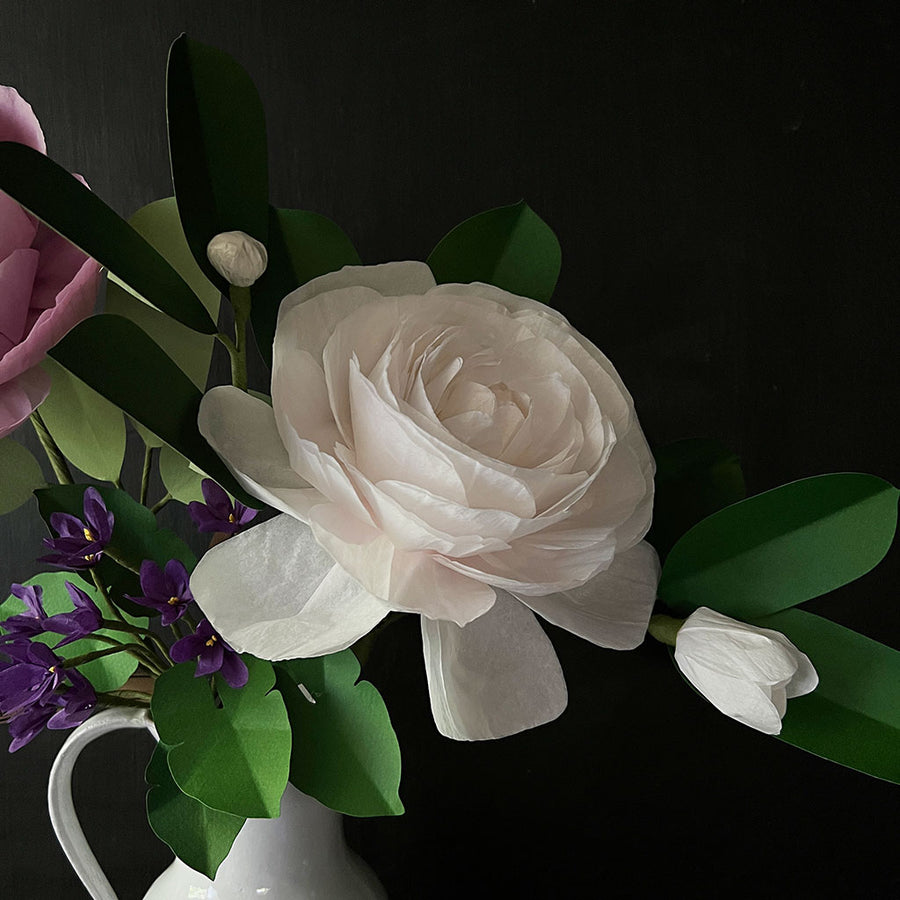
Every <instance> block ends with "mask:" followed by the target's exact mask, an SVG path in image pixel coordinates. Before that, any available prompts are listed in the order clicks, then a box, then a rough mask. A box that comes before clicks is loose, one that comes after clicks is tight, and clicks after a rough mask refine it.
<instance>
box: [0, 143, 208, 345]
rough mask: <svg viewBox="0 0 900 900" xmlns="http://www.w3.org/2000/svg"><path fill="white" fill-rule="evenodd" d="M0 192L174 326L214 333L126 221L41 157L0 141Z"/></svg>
mask: <svg viewBox="0 0 900 900" xmlns="http://www.w3.org/2000/svg"><path fill="white" fill-rule="evenodd" d="M0 189H2V190H3V191H5V192H6V193H7V194H9V195H10V196H11V197H12V198H13V199H14V200H17V201H18V202H19V203H21V204H22V206H24V207H25V208H26V209H27V210H28V211H29V212H30V213H33V214H34V215H35V216H37V217H38V218H39V219H41V220H42V221H43V222H45V223H46V224H47V225H48V226H49V227H50V228H52V229H54V231H58V232H59V233H60V234H61V235H62V236H63V237H65V238H67V239H68V240H70V241H71V242H72V243H73V244H75V245H76V246H77V247H79V248H81V249H82V250H83V251H84V252H85V253H86V254H87V255H88V256H92V257H93V258H94V259H95V260H97V262H99V263H101V264H102V265H104V266H106V268H107V269H109V271H110V273H111V275H114V276H115V277H116V278H118V279H119V281H121V282H122V283H124V284H127V285H128V286H129V287H130V288H131V289H132V290H133V291H135V292H136V293H137V294H139V295H140V296H142V297H144V298H145V299H147V300H148V301H149V302H150V303H152V304H153V305H154V306H156V307H157V308H158V309H161V310H162V311H163V312H165V313H167V314H168V315H170V316H172V317H173V318H175V319H178V321H179V322H182V323H183V324H185V325H187V326H188V328H193V329H195V330H196V331H202V332H204V333H206V334H214V333H215V331H216V325H215V322H213V320H212V319H211V318H210V316H209V313H208V312H207V311H206V310H205V309H204V308H203V304H201V303H200V301H199V300H198V299H197V298H196V297H195V296H194V293H193V291H191V289H190V288H189V287H188V286H187V285H186V284H185V283H184V280H183V279H182V278H181V277H180V276H179V275H178V273H177V272H176V271H175V270H174V269H173V268H172V267H171V266H170V265H169V264H168V263H167V262H166V261H165V259H163V257H162V256H160V254H159V253H157V252H156V250H154V249H153V247H151V246H150V245H149V244H148V243H147V242H146V241H145V240H144V239H143V238H142V237H141V236H140V235H139V234H138V233H137V232H136V231H135V230H134V229H133V228H132V227H131V226H130V225H129V224H128V223H127V222H125V221H124V220H123V219H121V218H120V217H119V216H118V215H117V214H116V213H115V212H113V210H112V209H110V208H109V207H108V206H107V205H106V204H105V203H104V202H103V201H102V200H101V199H100V198H99V197H98V196H97V195H96V194H94V193H92V192H91V191H90V190H89V189H88V188H86V187H85V186H84V185H83V184H82V183H81V182H80V181H79V180H78V179H77V178H75V177H73V176H72V175H70V174H69V173H68V172H67V171H66V170H65V169H63V168H62V167H61V166H59V165H57V164H56V163H55V162H53V160H51V159H48V158H47V157H46V156H44V154H43V153H39V152H38V151H37V150H33V149H32V148H31V147H26V146H25V145H24V144H17V143H15V142H14V141H0Z"/></svg>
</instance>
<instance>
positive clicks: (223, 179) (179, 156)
mask: <svg viewBox="0 0 900 900" xmlns="http://www.w3.org/2000/svg"><path fill="white" fill-rule="evenodd" d="M166 110H167V114H168V122H169V156H170V158H171V163H172V182H173V184H174V186H175V197H176V199H177V200H178V211H179V213H180V215H181V223H182V226H183V227H184V234H185V236H186V237H187V241H188V244H189V246H190V248H191V252H192V253H193V254H194V259H196V261H197V263H198V265H199V266H200V268H201V269H202V270H203V272H204V273H205V274H206V276H207V277H208V278H209V279H210V280H211V281H212V282H213V284H215V285H217V286H218V287H219V288H220V289H221V290H223V291H227V289H228V285H227V283H226V282H225V281H224V279H223V278H222V276H221V275H219V274H218V272H216V270H215V269H214V268H213V267H212V266H211V265H210V264H209V260H208V259H207V257H206V245H207V244H208V243H209V241H210V239H211V238H213V237H215V235H217V234H219V233H220V232H223V231H243V232H246V233H247V234H249V235H250V236H251V237H254V238H256V239H257V240H258V241H261V242H262V243H263V244H266V243H267V237H268V226H269V170H268V162H267V150H266V123H265V115H264V113H263V108H262V103H260V99H259V94H257V92H256V88H255V87H254V85H253V82H252V80H251V79H250V76H249V75H248V74H247V73H246V72H245V71H244V69H243V68H242V67H241V66H240V65H239V64H238V63H237V62H236V61H235V60H234V59H232V58H231V57H230V56H229V55H228V54H227V53H224V52H222V51H221V50H217V49H215V48H214V47H207V46H206V45H205V44H201V43H199V42H198V41H195V40H192V39H191V38H189V37H188V36H187V35H184V34H183V35H181V37H179V38H178V39H177V40H176V41H175V42H174V43H173V44H172V47H171V49H170V50H169V65H168V70H167V75H166Z"/></svg>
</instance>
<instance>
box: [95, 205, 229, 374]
mask: <svg viewBox="0 0 900 900" xmlns="http://www.w3.org/2000/svg"><path fill="white" fill-rule="evenodd" d="M128 222H129V224H130V225H131V226H132V228H134V229H135V231H137V233H138V234H140V235H141V236H142V237H144V238H145V239H146V240H147V241H148V242H149V243H150V244H151V245H152V246H153V247H155V248H156V249H157V250H158V251H159V252H160V253H161V254H162V255H163V256H164V257H165V258H166V259H167V260H168V261H169V262H170V263H171V265H172V267H173V268H174V269H175V271H177V272H178V274H179V275H181V277H182V278H183V279H184V280H185V282H187V284H188V285H190V287H191V289H192V290H193V291H194V293H195V294H196V295H197V296H198V297H199V298H200V301H201V302H202V303H203V305H204V307H206V309H207V311H208V312H209V314H210V316H211V317H212V318H213V320H214V321H218V319H219V304H220V302H221V299H222V295H221V293H220V292H219V289H218V288H217V287H215V286H214V285H213V284H211V283H210V281H209V279H207V277H206V276H205V275H204V274H203V272H202V271H201V270H200V267H199V266H198V265H197V263H196V262H195V261H194V257H193V256H192V255H191V250H190V247H188V244H187V240H186V239H185V237H184V231H183V230H182V228H181V220H180V219H179V217H178V207H177V206H176V204H175V198H174V197H167V198H165V199H164V200H156V201H154V202H153V203H149V204H148V205H147V206H144V207H143V208H141V209H139V210H138V211H137V212H136V213H135V214H134V215H133V216H132V217H131V218H130V219H129V220H128ZM106 312H108V313H114V314H115V315H120V316H124V317H125V318H126V319H130V320H131V321H132V322H134V323H135V324H136V325H139V326H140V327H141V328H142V329H143V330H144V331H146V332H147V334H149V335H150V337H152V338H153V339H154V340H155V341H156V343H157V344H159V346H160V347H162V349H163V350H165V351H166V353H167V354H168V355H169V356H170V357H172V359H173V360H175V362H176V363H178V366H179V368H180V369H181V370H182V371H183V372H184V373H185V374H186V375H187V376H188V378H190V379H191V381H193V382H194V384H195V385H196V386H197V387H198V388H200V390H201V391H202V390H205V389H206V381H207V375H208V373H209V363H210V359H211V357H212V350H213V344H214V343H215V338H213V337H212V335H208V334H198V333H197V332H196V331H193V330H191V329H190V328H185V326H184V325H182V324H181V323H180V322H177V321H176V320H175V319H172V318H170V317H169V316H166V315H164V314H162V313H161V312H159V311H158V310H156V309H154V308H153V307H152V306H150V305H149V304H147V303H144V302H143V301H141V300H140V299H139V298H138V297H135V296H134V294H132V293H130V292H128V291H126V290H124V289H123V288H121V287H119V286H118V285H116V284H109V285H108V286H107V292H106Z"/></svg>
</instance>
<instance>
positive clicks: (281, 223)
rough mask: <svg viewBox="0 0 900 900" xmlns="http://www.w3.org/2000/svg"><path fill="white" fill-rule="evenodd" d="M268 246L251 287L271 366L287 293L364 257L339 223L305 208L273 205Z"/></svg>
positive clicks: (256, 324)
mask: <svg viewBox="0 0 900 900" xmlns="http://www.w3.org/2000/svg"><path fill="white" fill-rule="evenodd" d="M267 250H268V253H269V264H268V266H267V267H266V271H265V273H264V274H263V276H262V278H260V279H259V281H257V282H256V284H255V285H253V288H252V289H251V291H252V294H253V306H252V308H251V311H250V316H251V321H252V323H253V332H254V334H255V335H256V343H257V345H258V347H259V351H260V354H261V355H262V358H263V359H264V360H265V362H266V365H269V366H271V364H272V341H273V340H274V339H275V322H276V321H277V318H278V307H279V306H280V305H281V301H282V300H283V299H284V297H286V296H287V295H288V294H289V293H290V292H291V291H293V290H294V289H295V288H298V287H300V285H301V284H306V282H307V281H310V280H311V279H313V278H317V277H318V276H319V275H325V274H327V273H328V272H334V271H336V270H337V269H340V268H343V267H344V266H358V265H359V264H360V259H359V254H358V253H357V252H356V249H355V248H354V246H353V244H352V243H351V242H350V238H348V237H347V235H346V234H345V233H344V232H343V231H342V230H341V228H340V227H339V226H338V225H336V224H335V223H334V222H332V221H331V220H330V219H326V218H325V216H320V215H319V214H318V213H314V212H307V211H306V210H302V209H275V208H272V209H270V212H269V241H268V245H267Z"/></svg>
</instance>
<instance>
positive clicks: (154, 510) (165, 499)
mask: <svg viewBox="0 0 900 900" xmlns="http://www.w3.org/2000/svg"><path fill="white" fill-rule="evenodd" d="M172 499H174V498H173V497H172V495H171V494H168V493H167V494H166V495H165V496H164V497H162V498H161V499H160V500H157V501H156V503H154V504H153V506H151V507H150V512H152V513H153V515H156V514H157V513H158V512H159V511H160V510H161V509H162V508H163V507H164V506H165V505H166V504H167V503H168V502H169V501H170V500H172Z"/></svg>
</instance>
